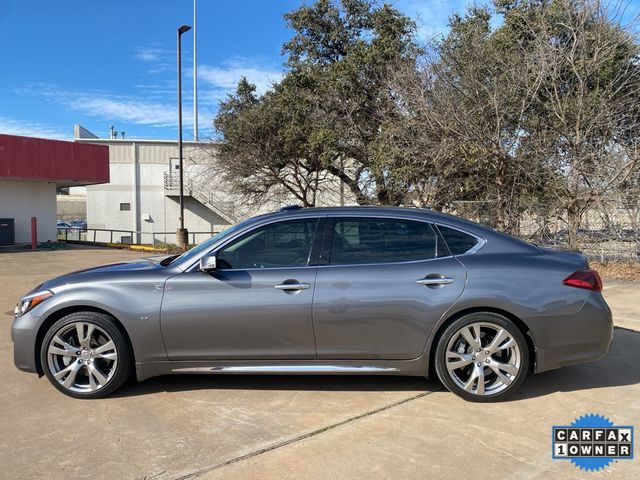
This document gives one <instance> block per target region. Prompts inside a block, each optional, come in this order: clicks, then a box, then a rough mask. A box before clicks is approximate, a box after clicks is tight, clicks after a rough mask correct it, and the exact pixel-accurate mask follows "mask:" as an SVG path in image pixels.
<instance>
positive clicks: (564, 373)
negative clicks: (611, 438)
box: [511, 328, 640, 400]
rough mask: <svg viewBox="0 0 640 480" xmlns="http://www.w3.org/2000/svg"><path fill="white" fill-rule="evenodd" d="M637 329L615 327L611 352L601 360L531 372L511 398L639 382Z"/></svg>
mask: <svg viewBox="0 0 640 480" xmlns="http://www.w3.org/2000/svg"><path fill="white" fill-rule="evenodd" d="M638 365H640V332H637V331H635V330H628V329H624V328H616V329H615V330H614V333H613V342H612V344H611V351H610V352H609V353H608V354H607V355H606V356H605V357H604V358H602V359H601V360H598V361H597V362H592V363H586V364H583V365H576V366H572V367H564V368H561V369H558V370H550V371H548V372H542V373H540V374H537V375H530V376H529V378H527V379H526V381H525V383H524V385H523V386H522V388H520V390H519V391H518V392H516V394H515V395H514V396H513V397H512V399H511V400H524V399H527V398H534V397H541V396H544V395H549V394H552V393H555V392H572V391H579V390H591V389H597V388H607V387H622V386H625V385H636V384H639V383H640V368H638Z"/></svg>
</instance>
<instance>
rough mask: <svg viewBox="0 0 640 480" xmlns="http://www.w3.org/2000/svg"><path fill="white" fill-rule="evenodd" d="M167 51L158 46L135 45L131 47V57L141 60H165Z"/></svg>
mask: <svg viewBox="0 0 640 480" xmlns="http://www.w3.org/2000/svg"><path fill="white" fill-rule="evenodd" d="M168 55H169V52H168V51H167V50H165V49H163V48H158V47H136V48H134V49H133V57H134V58H137V59H138V60H142V61H143V62H157V61H160V60H165V59H166V58H167V56H168Z"/></svg>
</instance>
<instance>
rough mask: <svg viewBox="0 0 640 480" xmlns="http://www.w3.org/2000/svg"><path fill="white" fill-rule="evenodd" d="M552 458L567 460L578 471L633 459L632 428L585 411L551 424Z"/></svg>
mask: <svg viewBox="0 0 640 480" xmlns="http://www.w3.org/2000/svg"><path fill="white" fill-rule="evenodd" d="M552 449H553V450H552V451H553V459H554V460H571V462H572V463H573V464H574V465H575V466H576V467H578V468H580V469H581V470H587V471H593V470H602V469H604V468H605V467H606V466H608V465H609V464H610V463H611V462H614V461H616V460H633V427H632V426H622V425H614V424H613V422H611V420H609V419H607V418H604V417H603V416H602V415H596V414H593V413H592V414H589V415H583V416H582V417H580V418H577V419H576V420H575V421H574V422H573V423H572V424H571V425H566V426H554V427H552Z"/></svg>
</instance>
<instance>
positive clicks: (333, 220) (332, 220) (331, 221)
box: [319, 214, 453, 267]
mask: <svg viewBox="0 0 640 480" xmlns="http://www.w3.org/2000/svg"><path fill="white" fill-rule="evenodd" d="M339 218H340V219H343V218H353V219H360V218H380V219H385V220H404V221H409V222H421V223H426V224H427V225H428V226H429V228H431V231H432V232H433V234H434V236H435V237H436V241H438V240H439V241H441V242H442V243H443V245H444V246H445V248H446V253H448V255H445V256H443V257H433V258H423V259H420V260H402V261H399V262H377V263H348V264H347V263H343V264H335V265H332V264H331V256H332V254H333V252H332V251H331V250H332V245H333V235H334V233H335V231H334V226H335V223H336V220H337V219H339ZM329 225H330V228H331V230H330V233H329V235H330V236H329V239H328V258H327V264H326V265H319V266H320V267H363V266H372V265H402V264H409V263H420V262H430V261H432V260H443V259H445V258H453V255H452V254H451V250H450V249H449V246H448V245H447V243H446V242H445V241H444V239H443V238H442V236H441V235H440V231H439V230H437V229H435V228H434V222H433V221H432V220H429V219H422V218H416V217H404V216H403V217H394V216H389V215H375V214H373V215H356V216H354V215H353V214H351V215H349V214H345V215H332V216H331V217H329V221H327V226H329ZM436 248H437V244H436Z"/></svg>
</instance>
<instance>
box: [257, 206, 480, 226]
mask: <svg viewBox="0 0 640 480" xmlns="http://www.w3.org/2000/svg"><path fill="white" fill-rule="evenodd" d="M372 213H373V214H382V215H385V216H386V215H388V216H391V217H392V216H397V215H402V216H409V217H416V218H422V219H429V220H431V221H435V222H441V223H447V224H451V225H458V226H460V227H463V228H464V227H469V228H474V229H475V228H478V227H480V228H483V229H486V228H487V227H483V226H482V225H479V224H477V223H474V222H470V221H468V220H465V219H463V218H459V217H455V216H453V215H449V214H446V213H442V212H437V211H435V210H432V209H431V208H423V207H393V206H378V205H353V206H345V207H296V206H290V207H285V208H283V209H280V210H278V211H277V212H274V213H271V214H267V216H272V215H273V216H297V215H305V216H306V215H328V216H331V215H340V216H343V215H350V214H352V215H362V214H372Z"/></svg>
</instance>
